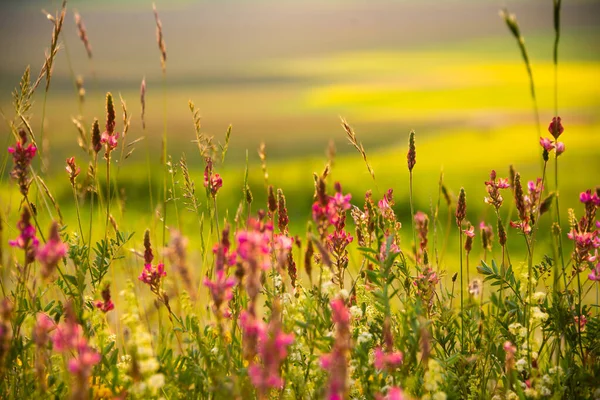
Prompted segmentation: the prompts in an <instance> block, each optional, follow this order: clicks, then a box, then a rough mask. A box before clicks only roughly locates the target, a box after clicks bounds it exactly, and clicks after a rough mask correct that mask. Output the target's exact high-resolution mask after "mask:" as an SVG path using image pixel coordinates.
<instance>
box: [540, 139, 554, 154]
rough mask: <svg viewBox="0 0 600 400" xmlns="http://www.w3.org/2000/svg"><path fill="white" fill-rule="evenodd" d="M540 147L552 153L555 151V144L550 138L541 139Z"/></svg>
mask: <svg viewBox="0 0 600 400" xmlns="http://www.w3.org/2000/svg"><path fill="white" fill-rule="evenodd" d="M540 145H541V146H542V147H543V148H544V150H546V151H547V152H548V153H550V152H551V151H552V150H553V149H554V143H552V141H551V140H550V139H548V138H544V137H540Z"/></svg>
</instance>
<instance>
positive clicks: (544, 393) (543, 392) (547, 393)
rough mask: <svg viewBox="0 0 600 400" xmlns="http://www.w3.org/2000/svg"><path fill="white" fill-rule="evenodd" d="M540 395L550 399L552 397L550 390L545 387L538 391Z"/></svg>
mask: <svg viewBox="0 0 600 400" xmlns="http://www.w3.org/2000/svg"><path fill="white" fill-rule="evenodd" d="M540 394H541V395H542V396H544V397H550V396H551V395H552V390H550V389H549V388H547V387H546V386H542V388H541V389H540Z"/></svg>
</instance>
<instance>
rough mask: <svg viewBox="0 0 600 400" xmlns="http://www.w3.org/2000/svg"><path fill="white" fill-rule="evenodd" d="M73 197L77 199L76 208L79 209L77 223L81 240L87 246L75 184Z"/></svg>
mask: <svg viewBox="0 0 600 400" xmlns="http://www.w3.org/2000/svg"><path fill="white" fill-rule="evenodd" d="M73 199H75V210H76V211H77V223H78V224H79V233H80V234H81V241H82V242H83V245H84V246H85V236H84V235H83V228H82V227H81V215H80V213H79V199H78V198H77V191H76V190H75V186H73Z"/></svg>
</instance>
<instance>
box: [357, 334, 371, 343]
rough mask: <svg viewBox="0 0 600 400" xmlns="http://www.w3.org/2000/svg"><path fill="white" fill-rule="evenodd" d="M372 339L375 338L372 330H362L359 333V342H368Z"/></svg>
mask: <svg viewBox="0 0 600 400" xmlns="http://www.w3.org/2000/svg"><path fill="white" fill-rule="evenodd" d="M371 340H373V335H372V334H371V333H370V332H367V331H365V332H361V333H360V334H359V335H358V339H357V341H358V344H363V343H368V342H370V341H371Z"/></svg>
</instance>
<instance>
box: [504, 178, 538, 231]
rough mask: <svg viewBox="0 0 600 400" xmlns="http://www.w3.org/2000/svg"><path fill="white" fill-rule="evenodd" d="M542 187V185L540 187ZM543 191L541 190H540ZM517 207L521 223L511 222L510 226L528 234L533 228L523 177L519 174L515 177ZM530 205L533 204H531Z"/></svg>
mask: <svg viewBox="0 0 600 400" xmlns="http://www.w3.org/2000/svg"><path fill="white" fill-rule="evenodd" d="M540 186H541V185H540ZM540 189H541V188H540ZM514 195H515V205H516V207H517V210H518V212H519V221H518V222H513V221H511V222H510V226H512V227H513V228H518V229H521V230H522V231H523V233H525V234H528V233H530V232H531V226H530V224H529V221H530V217H529V213H528V212H527V211H528V210H527V206H526V199H525V196H524V195H523V186H522V185H521V175H520V174H519V173H517V174H516V175H515V191H514ZM529 204H531V203H530V202H529Z"/></svg>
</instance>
